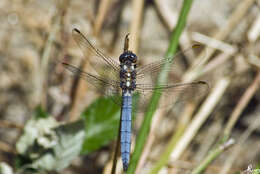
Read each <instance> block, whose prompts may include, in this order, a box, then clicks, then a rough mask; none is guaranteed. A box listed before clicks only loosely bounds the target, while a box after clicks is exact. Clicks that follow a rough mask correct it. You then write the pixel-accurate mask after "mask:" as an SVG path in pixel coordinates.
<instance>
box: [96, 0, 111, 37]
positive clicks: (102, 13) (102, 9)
mask: <svg viewBox="0 0 260 174" xmlns="http://www.w3.org/2000/svg"><path fill="white" fill-rule="evenodd" d="M110 5H111V0H102V1H101V3H100V5H99V8H98V13H97V18H96V21H95V24H94V34H95V35H96V36H98V35H99V32H100V30H101V28H102V25H103V23H104V19H105V17H106V15H107V11H108V9H109V7H110Z"/></svg>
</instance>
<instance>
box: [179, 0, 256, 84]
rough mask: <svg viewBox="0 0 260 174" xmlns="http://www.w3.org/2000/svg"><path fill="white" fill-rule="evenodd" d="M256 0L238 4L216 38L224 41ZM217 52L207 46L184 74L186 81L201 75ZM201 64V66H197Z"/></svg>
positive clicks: (245, 0)
mask: <svg viewBox="0 0 260 174" xmlns="http://www.w3.org/2000/svg"><path fill="white" fill-rule="evenodd" d="M254 1H255V0H244V1H241V3H240V4H239V5H238V7H237V8H236V10H235V11H234V12H233V13H232V15H231V16H230V17H229V20H228V22H227V24H226V25H225V26H224V27H222V28H221V29H220V30H218V31H217V33H216V34H215V35H214V36H213V38H214V39H216V40H219V41H222V40H224V39H225V38H226V37H227V36H228V34H229V33H230V32H232V31H233V29H234V28H235V27H236V26H237V25H238V24H239V22H240V21H241V19H242V18H243V16H244V15H245V14H246V12H247V10H248V9H249V8H250V7H251V6H252V5H253V3H254ZM214 52H215V49H214V48H210V47H206V48H205V49H204V50H203V51H202V52H201V53H200V55H199V56H198V58H197V59H196V61H194V62H193V66H191V67H190V69H189V71H188V72H187V73H185V75H184V78H183V79H184V81H192V80H194V79H196V78H198V76H200V75H201V70H202V69H203V68H201V67H202V66H203V65H204V64H206V62H207V61H208V60H209V59H210V58H211V56H212V55H213V53H214ZM198 64H200V66H197V65H198Z"/></svg>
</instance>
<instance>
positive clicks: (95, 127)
mask: <svg viewBox="0 0 260 174" xmlns="http://www.w3.org/2000/svg"><path fill="white" fill-rule="evenodd" d="M81 117H82V118H84V120H85V132H86V136H85V140H84V144H83V147H82V153H83V154H88V153H90V152H93V151H95V150H97V149H99V148H100V147H102V146H104V145H107V144H108V143H109V142H110V141H111V140H113V139H115V138H116V136H117V134H118V128H119V120H120V107H119V106H118V105H116V104H115V103H113V101H112V100H111V98H109V97H108V98H104V97H101V98H99V99H97V100H96V101H95V102H94V103H92V104H91V105H90V106H89V107H88V108H87V109H86V110H85V111H84V112H83V113H82V115H81Z"/></svg>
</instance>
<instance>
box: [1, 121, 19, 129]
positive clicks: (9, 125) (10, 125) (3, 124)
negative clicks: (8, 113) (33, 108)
mask: <svg viewBox="0 0 260 174" xmlns="http://www.w3.org/2000/svg"><path fill="white" fill-rule="evenodd" d="M0 127H2V128H15V129H19V130H20V131H22V130H23V126H22V125H19V124H16V123H13V122H10V121H7V120H0Z"/></svg>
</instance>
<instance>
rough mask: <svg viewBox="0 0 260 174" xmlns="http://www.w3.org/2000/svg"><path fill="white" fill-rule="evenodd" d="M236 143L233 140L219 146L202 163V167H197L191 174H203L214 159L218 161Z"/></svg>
mask: <svg viewBox="0 0 260 174" xmlns="http://www.w3.org/2000/svg"><path fill="white" fill-rule="evenodd" d="M234 143H235V141H234V140H233V139H230V140H228V141H226V142H225V143H223V144H221V145H219V146H218V147H217V148H215V149H214V150H213V151H211V152H210V153H209V155H208V156H207V157H206V158H205V159H204V160H203V161H202V162H201V164H200V165H198V167H196V168H195V169H194V170H193V171H192V172H191V174H201V173H202V172H203V171H204V170H205V169H206V168H207V167H208V166H209V164H210V163H211V162H212V161H213V160H214V159H216V158H217V157H218V156H219V155H220V154H221V153H222V152H223V151H225V150H226V149H227V148H229V147H230V146H232V145H233V144H234Z"/></svg>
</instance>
